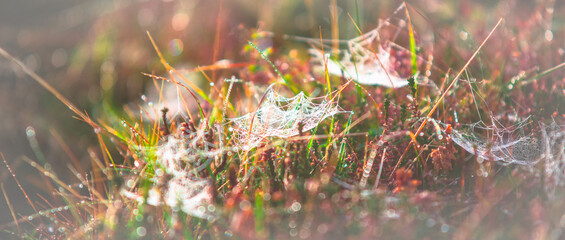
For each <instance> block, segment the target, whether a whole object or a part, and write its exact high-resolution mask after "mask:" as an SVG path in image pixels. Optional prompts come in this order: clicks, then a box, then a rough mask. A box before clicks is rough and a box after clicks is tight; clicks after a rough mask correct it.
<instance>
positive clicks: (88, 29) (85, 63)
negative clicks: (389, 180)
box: [0, 0, 565, 226]
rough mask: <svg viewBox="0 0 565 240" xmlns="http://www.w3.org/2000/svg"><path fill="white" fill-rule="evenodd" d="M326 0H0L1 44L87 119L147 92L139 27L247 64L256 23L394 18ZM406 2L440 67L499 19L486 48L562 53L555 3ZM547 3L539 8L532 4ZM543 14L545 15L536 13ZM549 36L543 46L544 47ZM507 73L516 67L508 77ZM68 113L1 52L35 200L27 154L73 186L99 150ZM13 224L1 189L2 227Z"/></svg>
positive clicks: (22, 174) (185, 61)
mask: <svg viewBox="0 0 565 240" xmlns="http://www.w3.org/2000/svg"><path fill="white" fill-rule="evenodd" d="M331 2H332V0H303V1H299V0H296V1H288V0H284V1H283V0H265V1H255V0H224V1H221V0H213V1H211V0H201V1H197V0H184V1H177V0H139V1H134V0H129V1H128V0H99V1H86V0H42V1H40V0H19V1H2V3H0V47H2V48H4V49H6V50H7V51H8V52H10V53H11V54H13V55H14V56H16V57H17V58H18V59H21V60H22V61H23V62H24V63H25V64H26V65H27V66H28V67H30V68H31V69H32V70H34V71H35V72H36V73H38V74H39V75H40V76H42V77H43V78H45V79H46V80H47V82H48V83H49V84H51V85H52V86H53V87H54V88H56V89H57V90H59V91H60V92H61V93H62V94H63V95H64V96H66V97H67V98H69V99H70V100H71V101H72V102H73V103H75V104H76V105H77V106H78V107H79V108H80V109H82V110H84V111H85V112H87V113H88V114H89V115H90V116H91V117H92V118H93V119H108V118H109V117H108V116H107V115H108V114H109V113H112V114H114V113H116V114H118V115H119V113H120V112H122V111H124V106H136V104H142V100H141V97H142V96H143V95H144V94H149V93H150V92H151V88H152V85H153V82H152V81H151V79H150V78H148V77H146V76H144V75H143V74H142V73H143V72H145V73H154V74H156V75H160V74H163V71H164V68H163V67H162V65H161V64H160V62H159V58H158V57H157V54H156V52H155V50H154V49H153V47H152V45H151V43H150V41H149V39H148V37H147V33H146V32H149V33H151V35H152V36H153V38H154V39H155V41H156V44H157V45H158V46H159V48H160V49H161V51H163V53H164V58H165V59H166V60H167V61H168V62H169V63H171V65H173V66H175V67H178V68H187V69H191V68H194V67H196V66H205V65H211V64H214V62H216V61H218V60H221V59H229V60H230V61H231V62H241V61H244V60H245V57H243V56H242V49H243V48H244V47H245V46H246V44H247V41H248V40H250V39H251V38H252V34H253V33H254V32H256V31H257V30H262V31H270V32H274V33H275V36H278V35H282V34H289V35H297V36H305V37H312V38H319V37H320V36H319V35H320V34H319V33H320V31H321V33H322V36H323V37H324V38H326V39H329V38H331V26H332V17H331V16H332V14H337V20H338V24H339V37H340V38H344V39H347V38H352V37H356V36H358V32H357V30H356V29H355V26H354V24H353V21H355V22H356V23H358V24H359V26H360V28H361V30H362V31H369V30H371V29H373V28H374V27H376V26H378V24H379V19H382V18H386V17H389V16H393V13H394V11H395V10H396V9H397V8H398V7H399V6H400V4H401V3H402V2H401V1H369V0H356V1H343V0H337V1H336V3H337V6H338V8H337V9H333V8H332V7H330V6H332V5H331ZM408 3H410V4H411V6H412V8H410V11H411V13H412V14H413V15H414V16H413V20H412V21H413V22H414V25H415V27H416V32H417V33H418V34H419V39H421V42H420V43H419V44H420V45H422V46H426V47H428V48H432V51H436V49H445V48H454V49H457V50H456V51H455V50H454V51H453V52H454V56H455V57H453V58H450V61H449V62H446V61H445V60H442V59H437V61H436V64H437V65H438V67H440V68H443V69H447V68H448V67H453V68H458V67H460V66H462V63H464V61H465V60H466V59H467V58H468V56H469V55H470V54H471V53H472V51H473V50H474V49H475V47H476V46H477V44H476V43H475V42H473V41H467V39H468V38H469V37H475V38H476V39H483V38H484V35H485V33H486V32H488V31H489V30H490V28H491V27H492V26H493V25H494V24H495V23H496V21H498V19H499V18H500V17H504V18H505V19H506V23H505V24H506V26H505V27H506V28H505V30H503V31H501V33H497V34H498V35H497V36H499V38H498V39H496V40H494V41H492V44H491V45H489V46H488V48H493V49H496V48H499V49H500V48H504V47H507V46H508V45H512V44H515V45H520V44H522V45H523V46H522V47H521V48H520V49H524V48H535V50H536V51H521V52H516V53H515V54H517V55H516V56H514V55H511V57H510V58H509V59H512V57H515V58H516V59H519V60H516V61H518V62H519V63H517V64H519V65H520V64H522V65H521V66H528V65H530V66H534V65H536V66H540V68H541V69H546V68H547V67H551V66H554V65H555V63H559V62H563V61H564V59H563V47H565V41H564V40H563V39H564V38H563V25H564V20H563V17H562V16H564V14H565V7H564V5H565V4H564V3H563V1H557V2H555V1H525V0H524V1H514V0H507V1H478V2H477V1H468V0H460V1H440V0H425V1H424V0H422V1H408ZM545 8H546V9H547V11H538V10H539V9H545ZM539 12H542V13H544V14H534V13H539ZM417 13H420V14H417ZM348 14H349V15H350V16H351V18H350V17H349V15H348ZM401 16H402V17H404V15H403V14H401ZM536 26H537V27H536ZM467 33H468V35H465V34H467ZM520 35H522V36H524V35H525V36H535V37H532V38H524V39H529V40H532V41H531V42H525V43H522V42H519V41H516V39H515V37H514V36H520ZM513 37H514V40H513V39H512V38H513ZM518 40H519V39H518ZM529 40H528V41H529ZM404 41H405V40H404ZM401 42H402V41H401ZM547 42H550V43H549V44H544V43H547ZM266 44H267V45H268V46H273V47H276V49H279V50H280V52H281V53H283V52H285V51H286V52H288V51H289V50H290V49H292V48H294V47H295V46H293V44H295V43H292V42H290V43H289V42H281V41H278V40H277V37H275V38H273V39H272V41H270V42H268V43H266ZM542 46H543V47H542ZM298 47H299V46H298ZM303 47H304V46H303ZM538 50H539V51H538ZM559 51H561V52H560V53H559V54H555V53H556V52H559ZM545 53H551V54H545ZM544 55H545V56H546V57H547V58H551V59H549V60H547V61H546V62H539V61H537V59H538V56H544ZM505 58H508V56H505ZM304 61H307V59H304ZM511 61H512V60H511ZM544 65H546V66H544ZM523 68H527V67H523ZM501 71H502V72H504V70H501ZM509 71H510V70H509ZM231 74H233V72H230V70H225V71H219V72H217V75H215V78H216V79H214V81H216V80H218V79H221V78H229V77H230V76H231ZM512 74H514V75H515V72H512V71H510V72H508V73H507V75H508V76H513V75H512ZM134 109H135V108H134ZM73 116H74V114H73V113H72V112H71V111H69V109H68V108H67V107H66V106H65V105H64V104H62V103H61V102H60V101H59V100H57V99H56V98H55V97H54V96H52V95H51V94H50V93H49V92H47V91H46V90H45V89H43V88H41V87H40V85H39V84H37V83H36V82H34V81H33V80H31V79H30V78H29V77H27V76H25V75H24V74H23V73H22V71H20V70H19V69H18V68H17V67H16V66H15V65H14V64H12V63H10V62H9V61H8V60H6V59H0V152H1V153H3V156H4V158H5V160H6V161H7V163H8V164H9V165H10V166H11V168H12V170H13V171H14V172H15V174H16V177H17V178H18V180H19V181H20V182H21V184H22V187H23V188H24V189H25V190H26V192H27V194H28V195H29V197H30V198H31V199H32V201H37V202H44V201H43V200H41V197H45V198H46V199H47V200H50V198H49V195H50V191H49V189H46V188H45V186H44V185H45V184H44V179H43V178H42V177H41V175H40V174H38V172H37V171H36V170H34V169H33V168H32V167H30V166H28V164H26V163H24V162H23V159H24V158H25V157H28V158H30V159H32V160H34V161H37V162H39V163H41V164H43V165H44V166H46V167H50V168H51V169H53V170H54V172H55V173H57V174H58V176H59V177H60V178H61V179H62V180H63V181H65V182H69V183H73V182H77V181H76V178H74V177H73V176H72V174H71V173H70V171H69V166H70V165H72V163H73V162H76V163H79V165H80V166H82V168H83V169H82V170H84V171H88V170H89V168H90V166H91V158H92V156H91V153H89V151H88V149H94V151H91V152H94V153H97V154H99V157H100V156H101V155H100V154H101V153H100V152H99V149H98V148H97V142H96V135H95V134H93V130H92V128H91V127H90V126H89V125H88V124H86V123H84V122H81V121H80V120H77V119H75V118H73ZM0 165H1V166H0V183H1V184H3V187H4V188H5V192H6V195H7V196H8V198H9V199H10V201H11V204H12V205H13V207H14V210H15V212H16V213H19V214H21V215H22V216H25V215H27V214H32V213H33V210H32V209H30V208H29V205H28V204H27V202H26V201H25V198H24V195H23V193H22V192H21V191H20V190H19V189H18V187H17V184H16V183H15V181H14V178H13V177H12V176H11V174H10V172H9V171H8V169H7V168H6V167H5V165H4V164H0ZM11 221H12V218H11V216H10V214H9V209H8V207H7V203H6V199H5V198H4V196H2V197H0V226H1V225H4V224H7V223H9V222H11Z"/></svg>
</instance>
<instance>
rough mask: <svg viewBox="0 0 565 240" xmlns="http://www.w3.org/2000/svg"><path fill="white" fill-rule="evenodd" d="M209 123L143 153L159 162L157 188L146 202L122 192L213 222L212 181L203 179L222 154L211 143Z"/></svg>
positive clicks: (173, 135)
mask: <svg viewBox="0 0 565 240" xmlns="http://www.w3.org/2000/svg"><path fill="white" fill-rule="evenodd" d="M206 125H207V124H206V123H202V124H200V126H199V127H198V128H197V129H192V130H191V129H188V128H186V127H180V128H179V129H177V131H176V132H174V133H171V134H169V135H167V136H164V137H163V139H161V140H160V142H159V144H158V145H157V146H156V147H147V148H143V149H140V151H142V152H143V153H144V154H145V155H148V156H153V157H154V159H155V162H154V163H155V164H154V172H153V173H152V174H153V175H154V177H153V178H151V179H150V180H151V181H152V182H153V186H152V187H151V188H150V189H149V192H148V193H147V198H146V199H145V198H144V197H143V195H142V194H139V193H136V192H131V191H129V190H125V189H123V190H122V194H124V195H125V196H126V197H129V198H131V199H136V200H138V201H146V202H147V204H149V205H153V206H161V205H166V206H168V207H170V208H173V209H179V210H181V211H183V212H184V213H186V214H188V215H191V216H194V217H199V218H205V219H211V218H213V214H212V213H211V212H209V211H208V210H207V207H208V205H210V204H212V195H211V187H212V186H211V184H210V180H208V179H206V178H204V177H202V176H201V174H200V171H202V170H203V169H204V168H205V167H207V166H208V165H209V164H210V163H211V161H212V160H213V159H214V157H217V156H219V155H221V154H222V149H217V147H216V146H215V144H214V143H212V142H209V140H208V137H207V136H210V135H211V132H209V131H211V130H210V129H208V130H207V129H206V127H205V126H206Z"/></svg>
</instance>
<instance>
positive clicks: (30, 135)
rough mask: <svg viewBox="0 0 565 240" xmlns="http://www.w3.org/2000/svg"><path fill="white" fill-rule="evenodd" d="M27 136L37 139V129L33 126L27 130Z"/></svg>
mask: <svg viewBox="0 0 565 240" xmlns="http://www.w3.org/2000/svg"><path fill="white" fill-rule="evenodd" d="M26 135H27V136H28V137H35V129H34V128H33V127H31V126H29V127H27V128H26Z"/></svg>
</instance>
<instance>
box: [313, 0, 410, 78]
mask: <svg viewBox="0 0 565 240" xmlns="http://www.w3.org/2000/svg"><path fill="white" fill-rule="evenodd" d="M403 7H404V5H401V6H400V7H399V8H398V9H397V10H396V11H395V12H394V14H397V13H398V12H399V11H400V10H401V9H403ZM401 23H402V24H401V25H405V21H404V20H402V21H401ZM389 24H390V18H389V19H385V20H383V21H381V22H380V24H379V26H378V27H377V28H375V29H373V30H371V31H369V32H367V33H365V34H363V35H361V36H359V37H356V38H353V39H350V40H338V39H333V40H329V41H326V42H330V43H333V42H337V43H342V44H343V43H344V44H345V45H346V46H347V47H346V48H343V49H339V52H338V53H339V54H338V55H337V56H335V55H334V56H333V57H331V55H330V53H329V52H323V51H322V50H321V47H322V46H321V44H322V43H320V40H319V39H318V40H315V39H310V40H309V41H308V42H309V43H310V44H311V45H313V46H314V47H315V48H312V49H309V53H310V55H311V56H312V62H313V64H314V66H317V67H318V69H320V70H325V66H327V71H328V74H331V75H335V76H342V75H344V76H345V77H346V78H348V79H353V80H354V81H356V82H357V83H360V84H365V85H380V86H384V87H389V88H400V87H404V86H406V85H408V81H407V78H404V77H401V76H400V74H399V73H398V72H397V71H396V68H397V67H398V66H396V64H395V63H394V60H393V59H392V58H391V54H390V51H391V48H392V47H395V48H397V50H399V51H405V52H406V51H407V50H406V49H403V48H401V47H399V46H398V45H395V44H392V42H388V44H384V43H383V42H384V41H381V38H380V35H379V31H380V30H381V28H382V27H383V26H387V25H389ZM324 45H326V44H324ZM327 45H328V46H326V47H325V48H324V49H325V50H331V48H330V47H329V45H330V44H327ZM374 45H376V47H373V46H374ZM385 45H386V46H385ZM408 53H409V51H408ZM397 63H398V62H397Z"/></svg>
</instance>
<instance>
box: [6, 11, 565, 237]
mask: <svg viewBox="0 0 565 240" xmlns="http://www.w3.org/2000/svg"><path fill="white" fill-rule="evenodd" d="M244 2H245V1H244ZM214 4H215V5H214ZM214 4H213V6H214V7H217V9H218V11H217V12H216V13H217V14H216V15H215V16H213V17H210V16H208V18H210V19H211V22H213V23H214V24H210V23H207V24H209V25H210V26H213V27H212V29H214V31H213V32H214V33H213V36H214V37H213V38H211V39H209V40H210V41H209V42H211V44H210V43H209V44H208V45H203V46H196V47H194V48H208V50H206V51H207V53H211V54H208V58H207V59H206V61H198V59H196V60H193V61H195V62H198V63H199V64H196V65H195V66H194V67H193V66H189V67H186V66H183V65H182V64H179V62H178V57H179V55H180V54H181V53H182V51H183V48H184V45H183V42H182V41H181V40H180V39H181V38H174V39H172V40H171V39H166V40H164V37H163V36H161V37H159V38H157V37H155V35H154V34H153V33H152V31H151V29H149V31H142V32H143V33H144V34H146V35H144V36H138V37H139V38H141V39H142V40H140V39H136V40H131V39H127V38H126V39H127V41H125V40H126V39H124V42H128V43H131V44H133V45H135V44H136V42H138V41H146V42H147V44H146V45H147V46H149V48H150V49H151V51H145V50H144V51H142V52H143V53H140V52H136V51H135V50H132V49H129V48H127V46H125V45H126V44H124V46H121V45H120V47H115V48H114V49H115V50H119V51H123V52H125V53H124V54H125V55H129V54H132V55H136V56H143V58H148V59H150V60H147V61H149V63H148V64H146V66H145V67H147V68H145V69H141V70H139V72H136V73H129V74H137V75H136V76H137V77H138V78H139V79H143V81H145V84H144V85H143V86H137V85H135V84H134V86H136V87H133V89H139V90H140V92H139V93H131V92H130V90H131V89H130V88H128V90H127V91H125V92H126V93H127V94H130V95H132V94H138V95H137V96H139V97H136V98H138V100H136V101H130V102H127V103H119V101H118V99H120V97H123V96H120V95H121V94H120V88H119V86H120V85H119V84H118V83H117V82H113V81H115V78H116V76H123V74H119V73H116V72H115V71H117V70H115V69H116V68H118V67H119V66H121V65H120V64H116V63H114V64H112V62H113V61H118V60H116V58H117V59H120V58H121V57H116V56H112V54H111V51H104V50H100V52H101V53H99V54H100V56H105V55H104V54H108V55H109V56H106V57H107V58H104V57H100V58H103V59H104V60H103V61H98V62H101V64H100V68H97V69H98V70H100V71H101V73H98V76H99V78H100V81H99V84H100V88H99V89H100V90H101V92H102V94H100V95H99V96H98V97H95V99H98V105H96V104H95V106H93V109H95V110H96V111H93V112H94V115H93V114H92V113H89V111H85V110H83V108H82V107H81V106H80V105H77V104H76V103H74V102H73V101H72V100H70V99H69V97H68V96H66V95H65V94H63V93H61V90H59V89H58V88H57V87H54V86H53V84H52V83H50V82H49V81H47V80H45V79H44V78H42V76H40V75H39V74H36V73H35V72H34V70H33V69H32V67H30V66H29V65H30V64H29V63H30V61H23V62H22V61H20V60H18V58H16V57H13V56H12V55H11V54H10V53H9V52H8V51H6V50H4V49H0V55H2V56H3V57H4V58H5V59H6V61H7V64H10V68H9V69H10V71H11V72H16V73H17V74H18V75H19V76H20V77H21V78H30V79H33V80H34V81H35V83H36V84H38V85H40V86H42V87H43V88H44V89H45V90H47V91H48V92H49V93H50V94H52V95H50V97H51V98H53V99H57V100H58V101H60V102H62V103H63V104H64V105H65V106H66V107H67V108H68V109H69V110H70V112H68V114H69V115H71V114H73V115H74V117H75V118H76V119H78V120H80V121H81V122H83V124H85V125H87V126H89V127H90V128H91V129H92V130H93V131H90V132H89V133H88V134H89V135H91V136H93V138H94V140H95V142H94V143H93V146H95V147H92V146H91V147H89V148H87V149H82V151H84V152H85V155H86V157H85V159H86V160H87V161H86V164H85V163H81V162H80V160H79V159H77V157H75V156H74V154H73V153H72V150H70V148H69V147H64V146H67V144H71V145H72V142H68V143H66V141H65V140H64V138H58V139H61V141H58V142H59V144H60V145H61V146H63V148H64V149H66V150H65V151H66V152H67V153H68V154H67V155H68V159H69V161H70V162H72V163H71V164H64V167H58V166H56V167H54V166H53V165H54V164H50V163H49V161H48V160H46V158H45V155H44V154H43V153H42V150H41V147H40V145H39V143H38V140H37V136H36V135H37V133H36V130H35V129H34V128H33V127H28V128H27V129H26V136H27V137H28V139H29V143H30V146H31V148H32V149H33V151H34V153H33V156H22V157H19V158H17V159H9V158H6V157H5V156H4V154H0V157H1V158H2V162H3V164H2V165H3V170H2V171H3V173H5V174H3V175H2V179H3V181H5V183H3V184H2V185H1V186H2V192H3V196H4V200H5V203H6V204H5V205H6V206H7V209H8V211H7V212H5V213H3V215H4V216H10V219H9V221H8V222H6V223H5V224H2V225H0V231H2V234H3V235H2V236H3V237H4V236H5V237H6V238H27V239H60V238H71V239H75V238H78V239H82V238H86V239H91V238H92V239H98V238H109V239H383V238H384V239H561V238H563V237H564V236H565V233H564V231H563V230H564V228H565V206H564V201H562V199H563V196H564V195H563V194H564V191H563V187H564V185H565V128H564V127H563V126H565V125H563V124H565V123H564V122H563V118H564V117H565V78H564V77H563V76H565V75H564V74H565V71H564V70H563V67H565V57H564V56H565V48H564V47H565V46H563V43H564V42H565V31H564V30H565V19H564V18H563V17H562V13H565V5H564V4H563V3H560V2H555V1H540V2H536V3H530V2H529V1H510V0H509V1H500V2H497V3H480V4H479V3H476V4H475V3H469V2H466V1H461V2H457V4H453V5H448V4H445V5H443V4H442V3H439V2H434V1H431V2H426V3H421V2H413V3H411V2H396V3H394V4H393V3H390V6H389V7H383V8H382V9H384V10H383V11H382V13H381V14H380V15H379V16H378V17H375V18H371V17H365V16H364V14H366V12H367V11H368V9H372V8H371V6H372V3H370V2H364V1H352V4H353V5H352V6H349V5H347V6H346V5H343V6H342V5H338V3H337V1H330V2H329V3H325V6H328V5H329V6H330V8H329V12H328V13H327V14H326V16H325V17H326V18H327V21H326V23H325V24H320V25H314V24H313V23H312V21H314V20H312V19H314V17H315V14H317V12H316V11H313V9H316V4H318V3H313V2H309V1H305V2H304V3H293V4H294V5H293V4H289V5H284V4H281V6H279V7H281V8H282V6H283V5H284V6H286V7H288V8H291V9H295V10H296V11H298V10H299V9H302V8H304V9H307V10H309V11H310V12H308V11H307V13H308V14H310V15H308V14H302V15H300V16H301V18H298V19H302V20H301V21H300V23H302V24H304V23H311V24H310V25H312V26H311V27H310V28H309V29H307V30H309V31H310V33H309V35H308V34H305V33H302V34H297V33H296V32H290V31H289V32H286V31H285V28H284V27H281V26H279V25H276V24H274V23H273V22H270V24H271V25H269V21H265V22H259V23H253V25H251V26H246V25H244V24H239V23H236V24H233V25H231V27H230V28H229V29H230V31H232V32H231V33H228V32H227V30H226V29H228V28H227V27H225V25H226V24H228V23H229V22H230V21H229V20H228V19H230V18H227V17H225V16H226V15H223V14H226V13H225V12H228V11H229V10H234V11H235V10H238V9H237V8H236V7H235V6H238V5H236V4H233V3H226V2H223V1H219V2H217V3H216V2H214ZM302 4H303V5H304V6H302ZM489 4H491V5H489ZM197 5H198V4H197V3H194V6H197ZM243 5H245V4H243ZM179 6H184V5H182V4H180V5H179ZM191 6H192V5H191ZM194 6H192V7H194ZM289 6H290V7H289ZM184 7H185V8H179V9H176V8H173V9H175V11H178V12H177V13H176V14H173V17H172V19H173V21H172V26H173V28H174V27H175V26H177V27H178V26H179V24H180V25H182V26H184V27H186V26H187V24H188V22H187V21H188V20H186V19H185V18H183V16H184V15H182V14H181V15H178V13H183V14H184V12H185V11H188V10H187V9H188V8H187V7H186V6H184ZM292 7H294V8H292ZM232 8H233V9H232ZM273 8H274V9H276V7H273ZM191 9H193V10H194V9H199V8H197V7H194V8H191ZM268 9H269V8H268V7H265V8H261V10H264V11H267V10H268ZM450 9H451V10H450ZM453 9H456V10H457V11H454V10H453ZM240 10H241V9H240ZM364 10H365V11H364ZM270 11H271V13H272V11H273V9H271V10H270ZM289 11H290V10H289ZM459 11H461V12H459ZM140 12H142V11H140ZM364 12H365V13H364ZM142 13H144V14H148V13H147V12H142ZM279 14H282V13H279ZM458 14H461V15H462V16H465V17H468V18H470V19H472V20H474V21H476V22H475V23H474V24H470V23H467V24H465V23H454V22H453V19H457V16H458ZM140 16H141V17H140ZM143 16H145V15H143V14H141V15H138V19H141V20H139V21H141V22H144V21H145V22H144V23H146V22H151V21H148V20H147V21H146V20H143V19H144V18H143ZM308 16H310V17H311V19H310V20H307V19H308ZM175 17H176V18H175ZM305 17H306V18H305ZM273 18H274V17H273ZM442 18H444V19H443V20H442ZM175 19H176V20H175ZM305 19H306V20H305ZM212 20H213V21H212ZM459 20H460V19H459ZM191 21H196V20H191ZM297 21H298V20H297ZM147 24H148V23H146V24H145V26H147ZM458 24H459V25H458ZM110 25H111V24H110ZM148 28H150V27H148ZM99 29H102V31H101V32H103V33H104V32H106V31H108V32H111V34H118V33H117V32H116V31H115V30H112V29H111V28H103V27H99ZM181 29H184V28H181ZM233 32H237V33H233ZM340 32H341V34H340ZM343 32H346V33H347V34H344V33H343ZM111 34H108V35H111ZM230 34H231V35H230ZM100 35H101V37H100V39H98V40H97V41H96V42H97V44H98V45H102V46H107V45H111V43H110V42H111V41H110V40H108V38H110V37H108V36H107V35H105V34H100ZM222 36H223V37H222ZM345 36H347V37H345ZM202 38H209V36H202ZM222 39H224V40H222ZM226 39H227V40H226ZM169 40H170V41H169ZM116 42H119V41H116ZM167 43H168V44H169V45H167ZM116 44H118V43H116ZM122 44H123V43H122ZM136 46H141V45H136ZM187 48H188V45H187ZM101 49H105V48H104V47H101ZM124 49H125V50H124ZM128 49H129V50H128ZM220 49H223V51H220ZM187 51H189V50H187ZM192 51H194V52H192V53H194V55H198V54H197V53H198V51H196V50H192ZM203 51H204V50H203ZM79 52H80V51H79ZM94 52H96V51H94ZM102 52H105V53H102ZM120 53H122V52H120ZM210 55H211V57H210ZM77 56H80V54H77ZM77 56H75V58H74V61H75V62H81V63H82V64H81V65H79V66H82V67H84V68H85V69H88V67H85V66H87V65H88V64H87V63H86V62H97V61H95V60H96V59H95V57H94V56H98V55H96V54H93V57H92V58H93V59H90V60H84V59H83V60H81V58H80V57H77ZM120 56H121V55H120ZM140 58H141V57H140ZM98 60H100V59H98ZM126 62H127V59H126ZM134 62H135V61H134ZM203 62H205V64H200V63H203ZM122 64H123V63H122ZM73 66H75V65H73ZM75 67H76V66H75ZM130 67H131V68H134V67H133V66H131V65H130ZM75 69H76V68H75ZM98 70H96V71H98ZM129 70H130V71H131V69H129ZM85 71H87V70H85ZM126 93H124V94H126ZM53 135H56V136H58V135H57V134H53ZM0 151H5V150H2V149H0ZM20 165H27V166H31V167H32V168H34V169H35V171H36V172H35V173H34V174H30V176H28V175H25V174H24V173H21V172H19V171H18V166H20ZM32 175H37V176H32ZM5 176H7V177H5ZM22 179H25V180H22ZM8 180H9V181H8ZM24 181H29V182H33V183H34V184H32V185H34V186H36V187H37V186H39V187H40V188H44V189H46V190H45V191H44V192H38V193H35V192H34V193H32V192H31V191H30V190H28V188H27V187H26V184H25V182H24ZM21 182H24V184H22V183H21ZM8 184H11V185H12V186H13V188H16V189H17V193H18V194H19V195H17V196H16V195H15V194H12V192H9V191H6V189H5V185H8ZM8 193H10V194H8ZM19 204H25V205H26V206H27V211H23V212H20V211H19V210H18V209H17V208H18V207H17V206H19Z"/></svg>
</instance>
